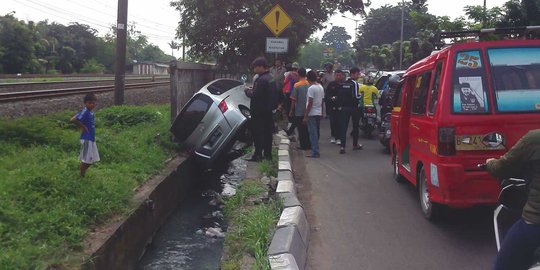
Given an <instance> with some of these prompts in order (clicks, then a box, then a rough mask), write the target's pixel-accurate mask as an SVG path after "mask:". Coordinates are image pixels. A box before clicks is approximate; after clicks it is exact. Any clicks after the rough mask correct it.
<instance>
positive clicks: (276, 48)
mask: <svg viewBox="0 0 540 270" xmlns="http://www.w3.org/2000/svg"><path fill="white" fill-rule="evenodd" d="M288 51H289V39H288V38H273V37H267V38H266V52H267V53H287V52H288Z"/></svg>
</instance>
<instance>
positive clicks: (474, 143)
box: [456, 135, 504, 151]
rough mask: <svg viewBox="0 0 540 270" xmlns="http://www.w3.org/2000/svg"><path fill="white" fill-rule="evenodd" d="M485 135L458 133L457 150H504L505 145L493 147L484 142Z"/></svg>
mask: <svg viewBox="0 0 540 270" xmlns="http://www.w3.org/2000/svg"><path fill="white" fill-rule="evenodd" d="M484 137H485V135H456V150H458V151H479V150H504V146H503V145H499V146H497V147H491V146H489V145H488V144H486V143H484V142H483V141H482V139H483V138H484Z"/></svg>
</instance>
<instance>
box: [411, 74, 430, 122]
mask: <svg viewBox="0 0 540 270" xmlns="http://www.w3.org/2000/svg"><path fill="white" fill-rule="evenodd" d="M430 81H431V71H428V72H425V73H422V74H421V75H418V76H417V77H416V82H415V85H414V92H413V103H412V110H411V112H412V114H416V115H423V114H425V113H426V105H427V96H428V89H429V83H430Z"/></svg>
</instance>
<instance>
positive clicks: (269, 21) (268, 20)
mask: <svg viewBox="0 0 540 270" xmlns="http://www.w3.org/2000/svg"><path fill="white" fill-rule="evenodd" d="M262 21H263V22H264V24H266V26H267V27H268V29H270V31H272V33H274V35H275V36H276V37H279V35H280V34H281V33H282V32H283V31H284V30H285V29H287V27H289V25H291V23H292V19H291V17H289V15H287V13H286V12H285V10H283V8H281V6H280V5H275V6H274V7H273V8H272V9H271V10H270V12H268V14H266V16H264V17H263V19H262Z"/></svg>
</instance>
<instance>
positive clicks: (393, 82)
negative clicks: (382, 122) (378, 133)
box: [379, 75, 401, 117]
mask: <svg viewBox="0 0 540 270" xmlns="http://www.w3.org/2000/svg"><path fill="white" fill-rule="evenodd" d="M400 79H401V78H400V77H399V76H398V75H392V76H390V78H388V88H386V89H384V91H383V92H382V94H381V97H380V98H379V105H380V106H381V117H382V116H384V115H385V114H387V113H389V112H392V99H393V98H394V95H395V93H396V90H397V87H398V85H399V80H400Z"/></svg>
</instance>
